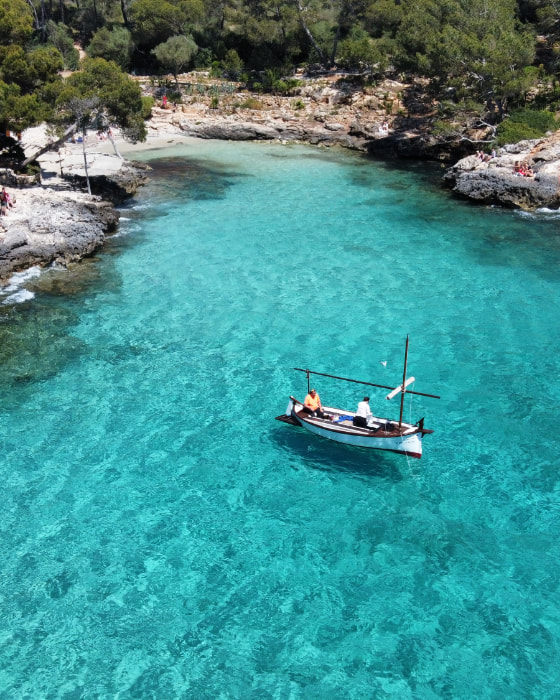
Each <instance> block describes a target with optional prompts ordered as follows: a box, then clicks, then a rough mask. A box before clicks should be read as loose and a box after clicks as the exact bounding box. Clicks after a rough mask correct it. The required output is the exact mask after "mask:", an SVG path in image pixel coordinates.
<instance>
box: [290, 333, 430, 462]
mask: <svg viewBox="0 0 560 700" xmlns="http://www.w3.org/2000/svg"><path fill="white" fill-rule="evenodd" d="M407 361H408V336H407V338H406V349H405V355H404V371H403V381H402V384H400V385H399V386H397V387H390V386H384V385H383V384H373V383H372V382H363V381H359V380H357V379H348V378H347V377H338V376H336V375H333V374H325V373H324V372H314V371H312V370H309V369H301V368H300V367H294V369H295V370H297V371H298V372H305V374H306V375H307V393H309V391H310V375H312V374H313V375H316V376H319V377H329V378H330V379H339V380H341V381H344V382H353V383H355V384H365V385H366V386H373V387H377V388H380V389H390V392H389V394H387V396H386V398H387V399H388V400H390V399H393V398H394V397H395V396H397V395H399V394H400V398H401V401H400V414H399V419H398V420H396V419H389V418H381V417H378V416H373V417H372V418H370V420H369V421H368V422H367V427H360V426H357V425H354V417H355V416H356V413H354V412H352V411H346V410H344V409H341V408H334V407H332V406H323V412H324V417H323V418H319V417H317V416H313V415H310V414H309V413H307V412H306V411H304V405H303V403H302V402H301V401H298V400H297V399H296V398H294V397H293V396H290V402H289V404H288V408H287V409H286V413H285V414H282V415H281V416H276V420H279V421H282V422H283V423H289V424H290V425H297V426H300V427H302V428H305V429H306V430H309V432H311V433H314V434H315V435H319V436H320V437H323V438H326V439H327V440H334V441H335V442H342V443H345V444H347V445H354V446H355V447H365V448H368V449H372V450H386V451H388V452H397V453H398V454H404V455H408V456H409V457H417V458H420V457H421V456H422V440H423V438H424V435H430V434H431V433H433V432H434V431H433V430H428V429H427V428H424V418H421V419H420V420H418V421H417V422H416V423H414V424H412V423H406V422H405V421H403V407H404V397H405V394H416V395H417V396H428V397H430V398H432V399H439V398H440V397H439V396H435V395H434V394H424V393H422V392H420V391H412V390H411V389H408V388H407V387H408V386H410V385H411V384H412V383H413V382H414V381H415V378H414V377H408V378H407V376H406V366H407Z"/></svg>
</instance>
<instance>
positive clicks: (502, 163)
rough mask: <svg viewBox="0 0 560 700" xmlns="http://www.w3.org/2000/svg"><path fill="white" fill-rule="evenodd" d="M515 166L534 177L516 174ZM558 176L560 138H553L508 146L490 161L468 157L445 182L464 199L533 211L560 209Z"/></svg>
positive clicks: (448, 174)
mask: <svg viewBox="0 0 560 700" xmlns="http://www.w3.org/2000/svg"><path fill="white" fill-rule="evenodd" d="M516 164H525V165H526V166H528V167H530V168H531V169H532V171H533V173H534V175H533V176H531V177H525V176H523V175H520V174H518V173H516V172H515V170H516ZM559 175H560V139H559V137H558V136H557V135H553V136H551V137H549V138H546V139H538V140H533V141H522V142H520V143H518V144H515V145H509V146H505V147H504V148H501V149H499V150H498V152H497V154H496V157H495V158H492V159H490V160H489V161H482V160H481V159H480V158H478V157H477V156H468V157H467V158H463V159H462V160H460V161H459V162H458V163H456V164H455V165H454V166H453V167H451V168H449V169H448V170H447V172H446V173H445V175H444V178H443V179H444V183H445V184H446V185H447V186H448V187H450V188H451V189H452V190H453V192H454V193H455V194H458V195H460V196H462V197H467V198H469V199H472V200H474V201H477V202H481V203H484V204H500V205H503V206H508V207H516V208H520V209H525V210H529V211H531V210H534V209H539V208H544V207H547V208H551V209H558V207H560V188H559Z"/></svg>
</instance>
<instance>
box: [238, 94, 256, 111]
mask: <svg viewBox="0 0 560 700" xmlns="http://www.w3.org/2000/svg"><path fill="white" fill-rule="evenodd" d="M239 106H240V107H241V109H262V103H261V102H260V101H259V100H257V99H255V98H254V97H248V98H247V99H246V100H243V102H242V103H241V104H240V105H239Z"/></svg>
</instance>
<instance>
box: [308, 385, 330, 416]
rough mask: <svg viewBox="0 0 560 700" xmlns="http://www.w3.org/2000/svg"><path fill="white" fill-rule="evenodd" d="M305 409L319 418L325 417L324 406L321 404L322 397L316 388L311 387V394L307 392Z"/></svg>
mask: <svg viewBox="0 0 560 700" xmlns="http://www.w3.org/2000/svg"><path fill="white" fill-rule="evenodd" d="M303 410H304V411H305V412H306V413H309V414H310V415H312V416H317V417H318V418H324V417H325V414H324V413H323V406H322V405H321V399H320V398H319V394H318V393H317V392H316V391H315V389H311V391H310V392H309V394H307V396H306V397H305V401H304V402H303Z"/></svg>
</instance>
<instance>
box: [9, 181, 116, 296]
mask: <svg viewBox="0 0 560 700" xmlns="http://www.w3.org/2000/svg"><path fill="white" fill-rule="evenodd" d="M2 219H3V222H2V223H3V224H5V227H6V230H5V231H2V230H0V282H5V281H6V280H7V279H8V278H9V277H10V276H11V275H12V273H13V272H16V271H18V270H24V269H27V268H29V267H32V266H33V265H41V266H46V265H49V264H51V263H54V262H56V263H62V264H63V265H67V264H68V263H72V262H77V261H78V260H81V259H82V258H83V257H85V256H87V255H91V254H92V253H93V252H94V251H95V250H96V249H97V248H99V247H100V246H101V245H103V242H104V240H105V237H106V235H107V234H109V233H111V232H113V231H114V230H115V229H116V227H117V224H118V220H119V215H118V213H117V212H116V211H115V209H114V207H113V205H112V204H111V203H109V202H106V201H103V200H101V199H100V198H98V197H95V198H91V197H89V196H88V195H84V194H82V193H75V192H57V191H54V190H50V189H43V188H41V187H35V188H28V189H25V190H21V191H18V192H17V193H16V205H15V208H14V209H11V210H10V211H9V212H8V214H7V216H5V217H2Z"/></svg>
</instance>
